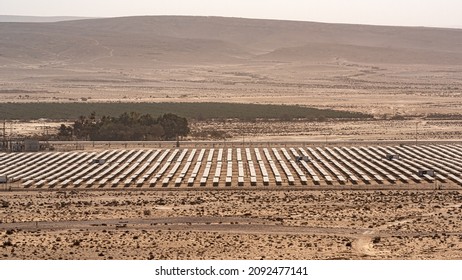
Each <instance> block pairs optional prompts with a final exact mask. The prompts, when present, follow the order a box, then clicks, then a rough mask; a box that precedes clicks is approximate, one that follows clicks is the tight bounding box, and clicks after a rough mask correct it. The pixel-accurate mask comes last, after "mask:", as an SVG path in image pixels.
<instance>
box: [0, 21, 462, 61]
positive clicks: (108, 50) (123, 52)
mask: <svg viewBox="0 0 462 280" xmlns="http://www.w3.org/2000/svg"><path fill="white" fill-rule="evenodd" d="M0 34H2V36H1V37H0V65H1V64H5V63H7V64H11V63H15V62H16V63H33V64H47V63H50V62H52V63H63V62H64V63H84V64H85V63H94V62H95V61H97V62H102V63H109V64H114V65H121V66H123V65H125V64H127V63H129V62H130V63H139V64H141V65H144V64H146V63H155V62H162V63H164V62H166V63H180V64H185V63H186V64H187V63H242V62H244V61H248V60H253V59H257V60H258V61H260V60H262V59H263V60H265V59H267V60H271V61H282V62H284V61H300V60H301V61H332V60H336V59H337V60H346V61H351V62H365V63H375V62H377V63H399V64H407V63H409V64H460V63H461V62H462V30H460V29H441V28H416V27H385V26H366V25H346V24H327V23H314V22H295V21H278V20H256V19H241V18H220V17H183V16H145V17H124V18H104V19H86V20H76V21H62V22H54V23H0Z"/></svg>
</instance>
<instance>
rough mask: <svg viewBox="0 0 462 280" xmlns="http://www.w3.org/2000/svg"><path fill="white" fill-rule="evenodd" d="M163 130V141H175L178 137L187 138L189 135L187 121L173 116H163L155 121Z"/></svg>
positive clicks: (169, 114)
mask: <svg viewBox="0 0 462 280" xmlns="http://www.w3.org/2000/svg"><path fill="white" fill-rule="evenodd" d="M157 121H158V123H159V124H160V125H161V126H162V127H163V129H164V137H163V138H164V139H165V140H175V139H176V138H177V137H179V136H187V135H188V133H189V131H190V130H189V126H188V120H187V119H186V118H182V117H179V116H177V115H175V114H171V113H168V114H164V115H162V116H160V117H159V118H158V119H157Z"/></svg>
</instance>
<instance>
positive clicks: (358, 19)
mask: <svg viewBox="0 0 462 280" xmlns="http://www.w3.org/2000/svg"><path fill="white" fill-rule="evenodd" d="M0 14H2V15H30V16H87V17H115V16H133V15H203V16H230V17H246V18H267V19H290V20H306V21H321V22H342V23H364V24H378V25H410V26H441V27H462V0H0Z"/></svg>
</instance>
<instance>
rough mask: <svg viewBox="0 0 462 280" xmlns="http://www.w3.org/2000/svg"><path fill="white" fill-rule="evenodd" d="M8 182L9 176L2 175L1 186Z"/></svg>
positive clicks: (0, 177)
mask: <svg viewBox="0 0 462 280" xmlns="http://www.w3.org/2000/svg"><path fill="white" fill-rule="evenodd" d="M7 182H8V176H6V175H0V184H6V183H7Z"/></svg>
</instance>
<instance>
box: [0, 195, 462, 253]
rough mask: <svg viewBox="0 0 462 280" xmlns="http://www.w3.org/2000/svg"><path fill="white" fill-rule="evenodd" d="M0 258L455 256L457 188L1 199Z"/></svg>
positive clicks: (459, 242)
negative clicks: (441, 189)
mask: <svg viewBox="0 0 462 280" xmlns="http://www.w3.org/2000/svg"><path fill="white" fill-rule="evenodd" d="M1 200H2V208H0V209H1V214H2V223H1V224H0V229H1V235H0V236H1V243H2V244H1V245H0V257H1V258H2V259H460V258H461V257H462V256H461V248H462V231H461V228H462V227H461V218H462V210H461V209H462V208H461V207H462V204H461V201H462V193H461V192H460V191H444V192H442V191H268V190H267V191H238V190H236V191H181V192H174V193H172V192H168V191H158V192H152V191H151V192H150V191H146V192H136V191H135V192H130V191H104V192H103V191H101V192H98V191H93V192H92V191H64V192H8V193H2V199H1Z"/></svg>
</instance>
